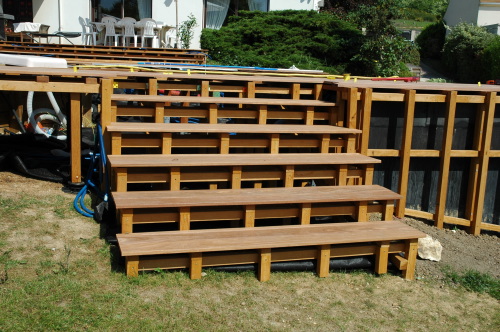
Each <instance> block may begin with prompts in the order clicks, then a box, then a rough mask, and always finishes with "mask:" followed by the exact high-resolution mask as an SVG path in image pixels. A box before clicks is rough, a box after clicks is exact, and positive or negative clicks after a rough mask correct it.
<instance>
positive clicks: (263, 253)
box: [257, 249, 271, 281]
mask: <svg viewBox="0 0 500 332" xmlns="http://www.w3.org/2000/svg"><path fill="white" fill-rule="evenodd" d="M257 278H258V279H259V281H268V280H269V279H270V278H271V249H260V250H259V271H258V277H257Z"/></svg>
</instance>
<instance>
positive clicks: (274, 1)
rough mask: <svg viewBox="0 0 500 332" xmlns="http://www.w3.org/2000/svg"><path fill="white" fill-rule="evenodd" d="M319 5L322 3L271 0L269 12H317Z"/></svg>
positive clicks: (311, 0) (314, 1)
mask: <svg viewBox="0 0 500 332" xmlns="http://www.w3.org/2000/svg"><path fill="white" fill-rule="evenodd" d="M320 3H322V1H318V0H271V1H269V10H284V9H294V10H301V9H304V10H319V7H318V5H319V4H320Z"/></svg>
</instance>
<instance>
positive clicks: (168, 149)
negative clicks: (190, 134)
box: [161, 133, 173, 154]
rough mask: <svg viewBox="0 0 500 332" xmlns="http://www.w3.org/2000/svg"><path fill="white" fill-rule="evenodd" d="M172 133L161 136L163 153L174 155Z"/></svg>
mask: <svg viewBox="0 0 500 332" xmlns="http://www.w3.org/2000/svg"><path fill="white" fill-rule="evenodd" d="M172 144H173V142H172V133H162V134H161V153H162V154H172Z"/></svg>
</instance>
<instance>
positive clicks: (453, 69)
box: [442, 23, 495, 83]
mask: <svg viewBox="0 0 500 332" xmlns="http://www.w3.org/2000/svg"><path fill="white" fill-rule="evenodd" d="M494 38H495V35H493V34H491V33H489V32H488V31H486V29H485V28H483V27H478V26H475V25H473V24H469V23H459V24H458V25H456V26H455V27H453V28H452V29H451V32H450V34H449V35H448V37H447V38H446V41H445V43H444V47H443V57H442V60H443V64H444V67H445V69H446V71H447V74H448V75H450V76H451V77H453V78H454V79H455V80H456V81H458V82H462V83H476V82H478V81H480V80H481V73H482V70H481V61H480V59H481V53H482V52H483V50H484V49H485V48H486V46H487V45H488V44H489V43H490V42H492V41H493V40H494Z"/></svg>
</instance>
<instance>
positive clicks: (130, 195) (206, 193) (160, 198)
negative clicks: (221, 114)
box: [113, 185, 400, 209]
mask: <svg viewBox="0 0 500 332" xmlns="http://www.w3.org/2000/svg"><path fill="white" fill-rule="evenodd" d="M113 198H114V200H115V204H116V207H117V208H118V209H123V208H160V207H190V206H231V205H252V204H259V205H270V204H288V203H322V202H325V203H326V202H351V201H373V200H394V199H399V198H400V195H398V194H396V193H394V192H392V191H390V190H388V189H386V188H384V187H382V186H378V185H370V186H321V187H293V188H262V189H258V190H256V189H234V190H233V189H232V190H180V191H170V192H158V191H134V192H126V193H123V192H115V193H113Z"/></svg>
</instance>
